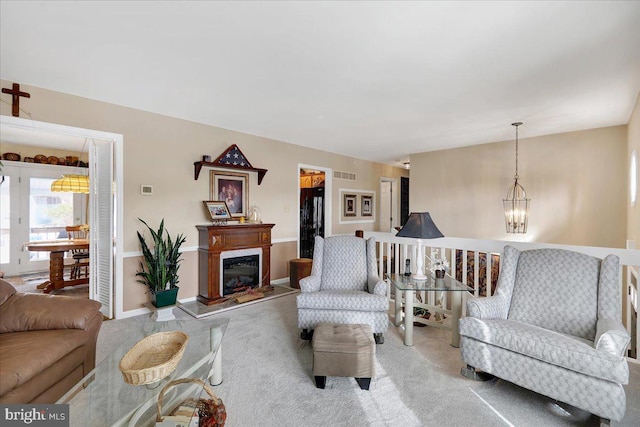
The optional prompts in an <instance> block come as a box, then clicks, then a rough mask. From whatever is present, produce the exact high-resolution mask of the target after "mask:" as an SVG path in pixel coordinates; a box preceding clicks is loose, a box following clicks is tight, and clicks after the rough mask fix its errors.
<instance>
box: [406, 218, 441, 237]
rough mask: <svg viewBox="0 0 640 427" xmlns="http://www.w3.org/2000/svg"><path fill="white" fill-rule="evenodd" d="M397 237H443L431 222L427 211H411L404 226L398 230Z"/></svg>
mask: <svg viewBox="0 0 640 427" xmlns="http://www.w3.org/2000/svg"><path fill="white" fill-rule="evenodd" d="M396 236H397V237H413V238H414V239H436V238H438V237H444V235H443V234H442V232H441V231H440V230H438V227H436V225H435V224H434V223H433V220H432V219H431V215H429V212H411V215H409V219H408V220H407V222H406V224H405V225H404V227H402V228H401V229H400V231H398V233H397V234H396Z"/></svg>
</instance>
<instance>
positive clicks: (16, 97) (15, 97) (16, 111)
mask: <svg viewBox="0 0 640 427" xmlns="http://www.w3.org/2000/svg"><path fill="white" fill-rule="evenodd" d="M2 93H8V94H10V95H11V98H12V103H11V114H12V115H13V117H19V116H20V97H21V96H22V97H25V98H31V94H29V93H27V92H21V91H20V85H19V84H18V83H14V84H13V89H6V88H2Z"/></svg>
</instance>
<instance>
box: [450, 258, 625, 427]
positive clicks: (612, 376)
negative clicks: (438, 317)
mask: <svg viewBox="0 0 640 427" xmlns="http://www.w3.org/2000/svg"><path fill="white" fill-rule="evenodd" d="M618 275H619V260H618V258H617V257H616V256H614V255H609V256H607V257H606V258H605V259H604V260H600V259H599V258H595V257H592V256H589V255H585V254H581V253H577V252H571V251H566V250H561V249H537V250H528V251H522V252H521V251H518V250H517V249H515V248H513V247H511V246H507V247H505V250H504V255H503V257H502V266H501V271H500V277H499V279H498V286H497V289H496V294H495V295H494V296H492V297H488V298H471V299H470V300H469V301H467V317H465V318H463V319H461V320H460V335H461V341H460V353H461V355H462V360H463V361H464V362H465V363H466V364H467V367H466V368H462V374H463V375H464V376H466V377H469V378H474V379H477V377H478V376H480V375H481V374H482V373H480V372H477V371H476V369H478V370H481V371H484V372H486V373H489V374H492V375H495V376H497V377H499V378H502V379H504V380H506V381H509V382H512V383H514V384H517V385H519V386H521V387H524V388H527V389H529V390H533V391H535V392H536V393H540V394H543V395H545V396H549V397H550V398H552V399H556V400H559V401H562V402H565V403H568V404H570V405H573V406H575V407H578V408H581V409H584V410H586V411H589V412H591V413H593V414H595V415H598V416H600V417H602V418H604V419H613V420H616V421H620V420H621V419H622V418H623V417H624V413H625V408H626V396H625V393H624V389H623V388H622V384H627V383H628V381H629V367H628V365H627V361H626V358H625V350H626V348H627V345H628V344H629V341H630V337H629V334H628V333H627V330H626V329H625V328H624V327H623V326H622V323H621V321H620V319H621V306H622V304H621V293H620V284H619V281H618Z"/></svg>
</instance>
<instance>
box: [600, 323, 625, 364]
mask: <svg viewBox="0 0 640 427" xmlns="http://www.w3.org/2000/svg"><path fill="white" fill-rule="evenodd" d="M630 342H631V336H629V332H627V330H626V329H625V327H624V326H623V325H622V322H620V321H619V320H615V319H598V323H597V324H596V339H595V341H594V347H595V348H596V350H599V351H605V352H607V353H610V354H613V355H616V356H624V352H625V351H626V350H627V346H628V345H629V343H630Z"/></svg>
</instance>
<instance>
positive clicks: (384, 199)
mask: <svg viewBox="0 0 640 427" xmlns="http://www.w3.org/2000/svg"><path fill="white" fill-rule="evenodd" d="M391 197H392V193H391V181H381V182H380V231H382V232H383V233H388V232H389V231H391V222H392V221H393V219H392V213H391V206H392V203H391Z"/></svg>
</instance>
